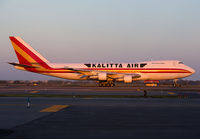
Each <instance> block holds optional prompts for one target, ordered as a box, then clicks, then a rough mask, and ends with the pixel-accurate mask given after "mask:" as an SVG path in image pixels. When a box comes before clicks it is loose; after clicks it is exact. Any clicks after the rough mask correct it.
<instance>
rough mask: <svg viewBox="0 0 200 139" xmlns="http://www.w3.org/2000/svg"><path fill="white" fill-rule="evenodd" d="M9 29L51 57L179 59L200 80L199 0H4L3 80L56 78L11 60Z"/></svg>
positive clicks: (0, 27)
mask: <svg viewBox="0 0 200 139" xmlns="http://www.w3.org/2000/svg"><path fill="white" fill-rule="evenodd" d="M10 35H15V36H20V37H21V38H23V39H24V40H25V41H26V42H27V43H29V44H30V45H31V46H32V47H33V48H34V49H36V50H37V51H38V52H39V53H41V54H42V55H43V56H44V57H45V58H46V59H48V60H49V61H51V62H61V63H68V62H69V63H72V62H78V63H81V62H84V63H89V62H111V61H112V62H140V61H150V60H180V61H183V62H184V64H186V65H188V66H190V67H192V68H194V69H195V70H196V74H195V75H192V76H191V77H188V78H186V79H192V80H200V78H199V77H200V72H199V70H200V1H199V0H32V1H31V0H1V1H0V48H1V50H0V64H1V65H0V80H47V79H57V78H53V77H48V76H44V75H38V74H35V73H29V72H24V71H19V70H16V69H14V68H13V67H12V66H11V65H8V64H7V62H16V61H17V58H16V55H15V53H14V51H13V48H12V45H11V43H10V40H9V36H10Z"/></svg>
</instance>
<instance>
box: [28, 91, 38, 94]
mask: <svg viewBox="0 0 200 139" xmlns="http://www.w3.org/2000/svg"><path fill="white" fill-rule="evenodd" d="M38 92H39V91H30V92H29V93H32V94H34V93H38Z"/></svg>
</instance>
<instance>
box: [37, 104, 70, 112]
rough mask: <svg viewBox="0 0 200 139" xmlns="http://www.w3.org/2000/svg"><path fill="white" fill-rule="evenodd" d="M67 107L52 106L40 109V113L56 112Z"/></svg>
mask: <svg viewBox="0 0 200 139" xmlns="http://www.w3.org/2000/svg"><path fill="white" fill-rule="evenodd" d="M67 107H69V105H53V106H50V107H48V108H45V109H42V110H41V111H40V112H57V111H60V110H62V109H64V108H67Z"/></svg>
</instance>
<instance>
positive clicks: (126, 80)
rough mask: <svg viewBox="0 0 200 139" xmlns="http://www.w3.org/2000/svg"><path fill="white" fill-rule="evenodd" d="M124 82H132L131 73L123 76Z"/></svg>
mask: <svg viewBox="0 0 200 139" xmlns="http://www.w3.org/2000/svg"><path fill="white" fill-rule="evenodd" d="M124 83H132V76H131V75H125V76H124Z"/></svg>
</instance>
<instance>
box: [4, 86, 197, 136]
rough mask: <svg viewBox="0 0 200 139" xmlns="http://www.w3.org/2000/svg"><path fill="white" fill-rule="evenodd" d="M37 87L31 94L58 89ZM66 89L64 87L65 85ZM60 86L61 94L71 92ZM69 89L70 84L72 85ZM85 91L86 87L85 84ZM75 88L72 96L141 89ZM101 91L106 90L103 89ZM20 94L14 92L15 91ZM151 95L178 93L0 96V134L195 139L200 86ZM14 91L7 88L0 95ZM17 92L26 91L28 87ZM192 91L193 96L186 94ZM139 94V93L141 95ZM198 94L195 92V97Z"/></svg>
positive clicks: (135, 91)
mask: <svg viewBox="0 0 200 139" xmlns="http://www.w3.org/2000/svg"><path fill="white" fill-rule="evenodd" d="M41 90H42V89H40V90H39V89H37V90H36V89H35V90H32V91H38V92H32V93H31V94H38V93H41V94H43V93H46V94H54V93H56V90H46V91H44V92H42V91H41ZM66 90H68V89H66ZM66 90H65V91H63V90H62V91H61V90H58V91H57V93H60V94H63V93H65V92H67V93H70V92H71V91H70V90H68V91H66ZM72 90H73V89H72ZM83 90H84V89H83ZM83 90H79V91H77V92H76V90H74V92H71V93H74V94H73V95H75V96H76V95H80V93H83V94H85V95H86V94H87V93H89V94H91V93H97V94H98V93H99V94H100V95H104V94H105V93H107V92H108V93H110V94H115V95H116V94H118V95H121V94H123V93H127V94H137V93H138V95H141V94H140V93H141V91H139V90H138V91H137V90H134V91H130V90H129V91H128V90H125V91H124V92H121V93H120V91H121V90H118V91H116V90H112V89H111V90H112V91H111V90H109V91H108V89H107V90H106V89H105V90H100V91H97V92H93V91H94V90H93V89H92V90H91V91H86V89H85V90H84V91H83ZM104 91H105V92H104ZM13 92H14V93H15V94H19V93H20V92H18V91H16V92H17V93H16V92H15V91H13ZM149 92H150V93H151V94H150V95H158V94H159V95H160V94H161V93H162V94H163V95H177V94H179V95H180V94H181V93H182V94H183V96H185V95H187V96H189V97H180V98H179V97H177V98H152V97H140V98H115V97H114V98H109V97H108V98H106V97H104V98H88V97H83V98H78V97H72V98H61V97H55V98H54V97H45V98H44V97H29V99H30V108H27V104H28V103H27V100H28V99H27V97H0V123H1V124H0V138H1V139H2V138H6V139H7V138H8V139H11V138H30V139H35V138H37V139H38V138H63V139H66V138H67V139H74V138H86V139H87V138H89V139H94V138H95V139H96V138H97V139H102V138H106V139H107V138H109V139H111V138H114V139H116V138H117V139H121V138H128V139H129V138H130V139H132V138H136V139H139V138H150V139H155V138H164V139H165V138H170V139H171V138H176V139H177V138H181V139H186V138H195V139H196V138H199V136H200V133H199V128H200V118H199V117H200V111H199V109H200V98H199V96H198V94H199V93H198V91H192V92H189V91H184V92H181V91H180V90H179V91H177V90H176V91H170V92H171V93H170V92H169V91H167V90H165V91H162V92H160V90H159V91H152V90H151V91H149ZM6 93H8V94H9V93H12V91H10V90H7V92H5V91H2V90H1V91H0V94H6ZM21 93H27V94H29V93H30V90H28V91H27V90H26V91H22V90H21ZM190 95H191V96H192V97H190ZM141 96H142V95H141ZM196 96H197V97H196Z"/></svg>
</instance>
